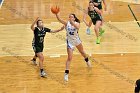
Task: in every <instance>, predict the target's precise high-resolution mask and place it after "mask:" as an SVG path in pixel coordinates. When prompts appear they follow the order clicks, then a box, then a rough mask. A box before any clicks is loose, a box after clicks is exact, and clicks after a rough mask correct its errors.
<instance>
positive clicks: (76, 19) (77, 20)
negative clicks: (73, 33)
mask: <svg viewBox="0 0 140 93" xmlns="http://www.w3.org/2000/svg"><path fill="white" fill-rule="evenodd" d="M71 15H73V16H74V18H75V21H76V22H78V23H80V20H79V19H78V18H77V17H76V15H75V14H71Z"/></svg>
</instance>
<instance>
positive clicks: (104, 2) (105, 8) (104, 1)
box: [103, 0, 107, 11]
mask: <svg viewBox="0 0 140 93" xmlns="http://www.w3.org/2000/svg"><path fill="white" fill-rule="evenodd" d="M103 4H104V10H105V11H107V4H106V0H103Z"/></svg>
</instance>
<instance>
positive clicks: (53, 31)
mask: <svg viewBox="0 0 140 93" xmlns="http://www.w3.org/2000/svg"><path fill="white" fill-rule="evenodd" d="M64 28H65V26H62V27H61V28H60V29H58V30H51V33H56V32H60V31H62V30H64Z"/></svg>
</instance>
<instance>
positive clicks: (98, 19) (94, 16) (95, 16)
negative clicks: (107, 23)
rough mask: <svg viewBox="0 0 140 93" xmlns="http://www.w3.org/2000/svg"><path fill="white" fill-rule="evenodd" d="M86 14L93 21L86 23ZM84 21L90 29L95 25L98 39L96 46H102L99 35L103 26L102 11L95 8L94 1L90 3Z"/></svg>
mask: <svg viewBox="0 0 140 93" xmlns="http://www.w3.org/2000/svg"><path fill="white" fill-rule="evenodd" d="M86 14H88V15H89V16H90V18H91V21H90V22H89V23H88V22H86ZM83 21H84V23H85V24H86V25H87V26H88V27H90V26H91V25H92V23H93V24H94V25H95V27H94V30H95V34H96V37H97V39H96V44H100V39H101V37H100V35H99V29H100V28H101V26H102V16H101V11H100V10H99V9H98V8H97V7H95V6H94V4H93V2H92V1H90V2H89V7H88V9H87V11H86V13H85V14H84V19H83Z"/></svg>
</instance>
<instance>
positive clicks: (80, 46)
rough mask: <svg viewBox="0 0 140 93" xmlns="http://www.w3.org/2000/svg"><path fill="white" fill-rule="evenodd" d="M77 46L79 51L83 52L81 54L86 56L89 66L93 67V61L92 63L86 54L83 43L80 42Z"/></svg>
mask: <svg viewBox="0 0 140 93" xmlns="http://www.w3.org/2000/svg"><path fill="white" fill-rule="evenodd" d="M76 48H77V49H78V51H79V52H80V53H81V55H82V56H83V57H84V59H85V62H86V64H87V66H88V67H91V63H90V61H89V58H88V56H87V55H86V53H85V51H84V49H83V45H82V43H80V44H79V45H78V46H76Z"/></svg>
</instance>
